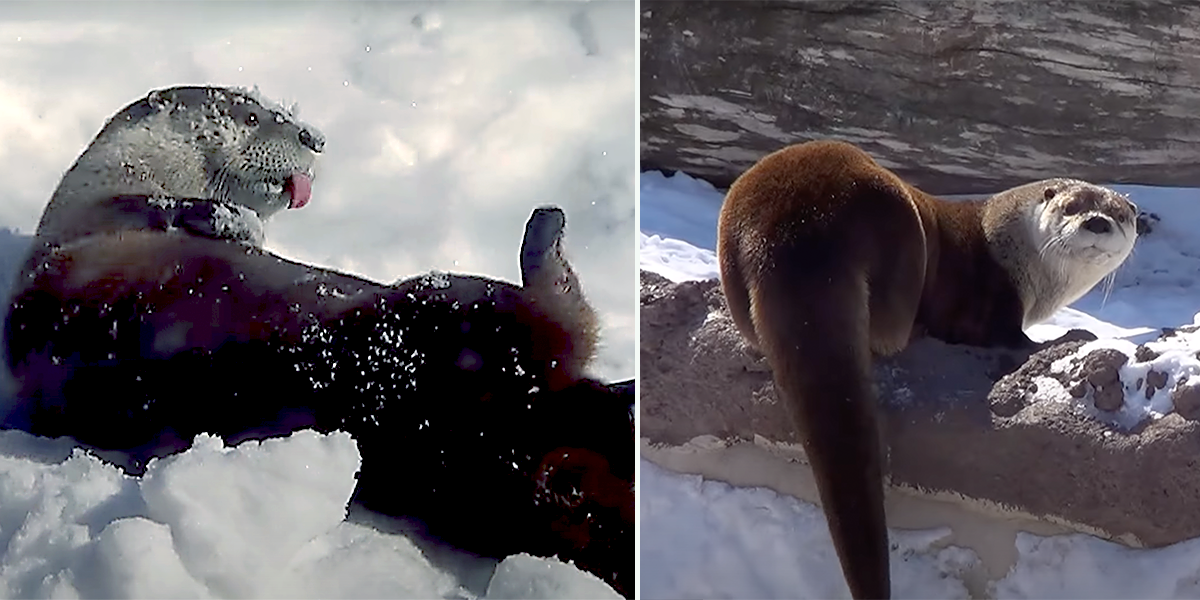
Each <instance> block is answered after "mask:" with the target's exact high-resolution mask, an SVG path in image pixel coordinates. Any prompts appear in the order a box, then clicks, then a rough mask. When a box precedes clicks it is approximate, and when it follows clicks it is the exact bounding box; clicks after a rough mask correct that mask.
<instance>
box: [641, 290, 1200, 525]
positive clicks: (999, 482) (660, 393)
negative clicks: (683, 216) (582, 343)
mask: <svg viewBox="0 0 1200 600" xmlns="http://www.w3.org/2000/svg"><path fill="white" fill-rule="evenodd" d="M641 282H642V292H641V304H642V310H641V352H642V356H641V361H642V363H641V386H642V394H641V435H642V438H643V444H644V445H645V444H650V445H652V446H654V447H656V448H662V447H673V446H681V445H684V444H687V443H690V442H693V441H694V440H697V439H701V438H705V437H706V436H711V437H715V438H716V439H718V440H720V441H722V442H725V443H738V442H750V443H758V444H760V445H762V444H763V443H766V444H767V445H771V444H775V445H779V446H785V445H795V444H798V440H797V438H796V435H795V429H794V427H793V425H792V420H791V417H790V415H789V414H788V413H787V411H786V409H785V407H784V406H782V405H781V404H780V403H779V401H778V400H777V399H776V397H775V395H774V392H773V385H772V382H771V374H770V370H769V369H768V367H767V366H766V364H765V362H764V361H763V360H762V359H761V358H758V357H756V356H753V355H751V354H750V353H748V351H747V350H746V348H745V346H744V344H743V343H742V341H741V338H740V336H739V334H738V332H737V329H736V327H735V326H734V325H733V322H732V320H731V319H730V317H729V314H728V312H727V310H726V308H725V305H724V300H723V298H722V296H721V291H720V285H719V284H718V282H717V281H716V280H709V281H699V282H684V283H672V282H670V281H668V280H666V279H664V278H662V277H661V276H658V275H656V274H653V273H649V272H645V271H643V272H642V274H641ZM1082 344H1083V342H1081V341H1071V342H1065V343H1060V344H1056V345H1051V346H1049V347H1048V348H1045V349H1043V350H1041V351H1039V352H1037V353H1036V354H1033V355H1032V356H1029V355H1027V354H1024V353H1020V352H1012V351H1003V350H985V349H978V348H972V347H967V346H951V345H947V344H943V343H941V342H938V341H936V340H929V339H925V340H918V341H917V342H915V343H914V344H912V345H911V346H910V347H909V349H908V350H906V351H904V352H902V353H901V354H900V355H898V356H896V357H894V358H891V359H885V360H878V361H876V365H875V372H874V374H875V380H876V383H877V385H878V388H879V393H880V404H881V407H882V410H883V412H882V414H883V423H884V424H883V428H884V436H885V439H886V442H887V443H888V445H889V446H890V457H889V461H890V464H889V469H890V474H891V483H892V485H893V486H894V487H896V488H900V489H902V490H904V491H907V492H911V493H916V494H919V495H925V496H930V497H937V498H948V497H949V498H958V499H960V500H965V501H966V502H965V503H966V504H968V505H972V506H975V507H978V508H979V509H980V510H984V511H988V510H994V509H1000V510H1002V511H1006V512H1011V513H1014V514H1024V515H1031V516H1035V517H1038V518H1040V519H1045V520H1049V521H1051V522H1054V523H1058V524H1061V525H1066V526H1068V527H1071V528H1073V529H1076V530H1079V531H1084V532H1087V533H1092V534H1097V535H1101V536H1103V537H1107V538H1109V539H1113V540H1116V541H1121V542H1123V543H1126V544H1129V545H1132V546H1160V545H1166V544H1171V543H1174V542H1178V541H1181V540H1185V539H1191V538H1195V537H1200V510H1196V509H1197V507H1198V506H1200V470H1198V468H1197V467H1200V426H1198V424H1197V422H1196V421H1195V420H1194V419H1195V413H1196V412H1197V411H1196V410H1195V409H1194V405H1195V404H1196V402H1194V401H1193V400H1192V398H1190V395H1194V391H1195V390H1196V389H1197V388H1180V389H1179V393H1180V395H1181V397H1182V395H1185V394H1187V395H1189V397H1188V398H1186V399H1184V401H1183V402H1182V404H1184V405H1186V406H1188V407H1189V408H1190V409H1191V410H1187V411H1182V412H1185V415H1186V416H1185V415H1181V414H1177V413H1172V414H1168V415H1166V416H1164V417H1162V418H1160V419H1157V420H1153V421H1150V422H1147V423H1143V424H1142V425H1140V426H1138V427H1136V428H1134V429H1133V430H1130V431H1124V430H1121V429H1119V428H1117V427H1114V426H1112V425H1109V424H1105V423H1103V422H1101V421H1099V420H1097V419H1095V418H1093V416H1092V415H1091V414H1090V413H1089V411H1094V410H1096V409H1095V408H1093V407H1092V406H1091V405H1089V404H1085V403H1084V402H1082V401H1077V400H1076V398H1073V397H1072V394H1068V393H1067V392H1066V391H1063V392H1062V394H1061V397H1059V398H1055V399H1049V400H1048V399H1046V398H1044V397H1043V396H1042V395H1039V396H1038V397H1037V398H1034V397H1033V396H1032V395H1031V394H1032V392H1033V391H1034V390H1035V389H1036V388H1037V385H1038V383H1037V382H1036V381H1035V378H1037V377H1040V376H1045V377H1058V378H1059V379H1060V380H1061V379H1062V377H1063V376H1062V375H1061V374H1058V375H1052V374H1051V372H1050V365H1051V363H1053V362H1054V361H1056V360H1058V359H1060V358H1062V357H1065V356H1067V355H1069V354H1072V353H1074V352H1075V351H1076V350H1078V349H1079V347H1080V346H1081V345H1082ZM1139 352H1140V351H1139ZM1113 358H1114V357H1111V356H1108V353H1106V352H1104V351H1096V352H1092V353H1090V354H1088V355H1087V356H1086V357H1084V360H1081V361H1078V365H1079V366H1078V368H1077V378H1078V379H1077V380H1075V381H1061V383H1062V385H1063V387H1064V388H1065V389H1067V390H1069V389H1072V388H1073V386H1075V385H1078V384H1079V383H1080V382H1081V381H1084V380H1086V381H1087V382H1088V384H1089V385H1095V384H1094V383H1092V380H1093V379H1095V380H1096V381H1098V382H1100V383H1101V384H1102V385H1103V384H1108V385H1111V382H1110V381H1109V378H1108V377H1107V376H1106V375H1104V371H1105V370H1107V369H1109V368H1110V367H1112V365H1113V364H1114V363H1115V362H1123V359H1124V358H1125V357H1122V359H1121V360H1112V359H1113ZM1097 389H1099V388H1097ZM1189 391H1190V392H1191V393H1190V394H1189V393H1188V392H1189ZM1092 395H1093V396H1094V395H1095V394H1094V393H1093V394H1092ZM1083 400H1087V398H1084V399H1083ZM1094 401H1095V400H1092V402H1094ZM1100 402H1105V401H1104V400H1100ZM1181 408H1183V407H1181ZM710 439H711V438H710ZM797 452H799V450H797Z"/></svg>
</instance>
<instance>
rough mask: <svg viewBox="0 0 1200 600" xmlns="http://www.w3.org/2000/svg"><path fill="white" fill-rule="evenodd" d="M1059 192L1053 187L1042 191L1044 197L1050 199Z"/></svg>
mask: <svg viewBox="0 0 1200 600" xmlns="http://www.w3.org/2000/svg"><path fill="white" fill-rule="evenodd" d="M1057 193H1058V190H1056V189H1054V188H1052V187H1050V188H1046V191H1044V192H1042V198H1043V199H1044V200H1049V199H1051V198H1053V197H1054V195H1055V194H1057Z"/></svg>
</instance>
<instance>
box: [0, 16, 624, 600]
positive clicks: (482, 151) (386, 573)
mask: <svg viewBox="0 0 1200 600" xmlns="http://www.w3.org/2000/svg"><path fill="white" fill-rule="evenodd" d="M4 15H5V17H4V19H3V21H2V22H0V57H2V58H3V62H4V77H3V78H2V80H0V178H2V179H3V181H4V182H5V186H4V189H5V192H4V197H3V198H2V199H0V200H2V201H0V278H3V279H4V280H5V281H9V280H11V278H12V277H13V276H14V275H15V273H16V271H17V269H18V268H19V265H20V261H21V259H22V255H23V253H24V252H25V249H26V247H27V246H28V243H29V235H30V234H31V233H32V232H33V230H34V229H35V228H36V226H37V222H38V218H39V216H40V214H41V211H42V208H43V206H44V205H45V203H46V201H47V200H48V199H49V197H50V195H51V193H52V192H53V190H54V188H55V186H56V185H57V184H58V180H59V178H60V177H61V176H62V173H63V172H64V171H65V170H66V169H67V167H69V166H70V165H71V163H72V162H73V161H74V160H75V158H76V157H77V156H78V155H79V153H80V152H81V151H82V150H83V148H84V147H85V146H86V145H87V144H88V143H89V142H90V141H91V139H92V138H93V137H94V136H95V134H96V133H97V132H98V131H99V130H100V127H101V126H102V125H103V124H104V122H105V120H106V119H108V117H109V116H111V115H112V114H113V113H115V112H116V111H117V110H118V109H120V108H121V107H123V106H125V105H127V104H128V103H130V102H132V101H134V100H136V99H138V98H140V97H142V96H144V95H145V94H146V93H147V92H149V91H150V90H153V89H160V88H164V87H169V86H173V85H180V84H212V85H230V86H239V87H244V88H248V89H253V88H254V87H255V86H257V87H258V88H259V89H260V90H261V92H262V94H264V95H265V96H267V97H268V98H270V99H273V100H278V101H279V102H280V103H281V104H282V105H284V106H292V105H294V104H296V103H299V104H300V105H302V106H303V110H302V111H300V114H301V115H302V116H303V120H304V121H305V122H308V123H312V124H313V125H315V126H316V127H317V128H319V129H320V130H321V132H322V133H324V134H325V136H326V145H325V152H324V153H323V154H322V155H321V158H320V159H319V160H318V162H317V165H316V176H315V178H314V180H313V190H312V194H313V195H312V201H311V203H310V204H308V205H307V206H306V207H304V208H303V209H300V210H292V211H285V212H283V213H281V214H279V215H277V216H276V217H275V218H274V219H273V220H272V221H271V222H270V223H268V224H267V226H266V228H265V229H266V231H265V233H266V247H267V248H268V249H270V250H272V251H275V252H278V253H280V254H282V255H284V256H287V257H289V258H294V259H297V260H301V261H305V262H310V263H314V264H320V265H324V266H327V267H331V268H335V269H339V270H342V271H349V272H352V273H356V274H359V275H363V276H366V277H369V278H371V279H374V280H377V281H385V282H386V281H395V280H397V279H399V278H404V277H407V276H410V275H413V274H417V273H421V272H425V271H429V270H430V269H444V270H447V271H453V272H463V273H478V274H485V275H490V276H493V277H498V278H502V279H507V280H510V281H517V282H519V281H520V269H519V251H520V244H521V237H522V233H523V231H524V226H525V221H526V220H527V219H528V218H529V216H530V214H531V212H532V210H533V209H534V208H535V207H537V206H541V205H544V204H549V203H552V204H557V205H559V206H561V207H563V209H564V210H565V212H566V215H567V221H568V222H567V233H566V238H565V240H564V250H565V253H566V255H567V256H568V258H569V259H570V260H571V261H572V263H573V265H574V267H575V270H576V272H577V273H578V275H579V277H580V281H581V282H582V285H583V287H584V291H585V293H586V294H587V295H588V297H589V299H590V300H591V301H592V303H593V305H594V306H595V307H596V308H597V311H598V313H599V315H600V318H601V326H602V336H603V338H602V339H603V344H602V347H601V349H600V355H599V357H598V359H597V361H596V363H595V367H594V374H595V375H596V376H597V377H599V378H601V379H604V380H618V379H624V378H629V377H632V376H633V374H634V371H635V367H634V360H635V358H634V357H635V356H636V354H635V352H634V339H635V329H634V328H635V327H636V320H635V318H634V305H635V298H636V290H635V289H634V287H633V286H632V285H628V283H627V282H632V281H634V277H633V275H634V273H633V272H632V267H633V265H634V260H633V259H634V257H633V253H634V251H635V247H634V243H633V242H634V240H633V233H634V224H635V220H634V214H635V211H634V205H633V202H632V199H633V197H634V188H633V180H632V178H631V177H630V176H629V174H630V173H632V172H633V168H634V160H635V152H636V141H635V139H634V130H633V127H632V124H633V123H634V122H635V121H634V114H635V108H634V107H635V99H634V86H635V77H634V64H635V63H634V61H635V60H636V54H635V52H634V47H633V44H632V43H631V42H632V41H633V40H634V39H635V38H634V16H635V13H634V6H633V4H632V3H631V2H596V3H558V4H555V3H551V4H532V3H530V4H525V3H513V2H505V3H463V4H426V3H416V2H411V3H362V4H356V3H324V4H317V3H310V4H305V5H303V6H302V7H301V6H294V7H289V8H281V7H280V5H277V4H274V3H265V4H263V3H260V4H245V3H237V4H222V5H220V6H219V7H217V8H214V7H213V6H212V5H203V6H202V5H198V4H185V3H166V4H156V5H133V4H121V3H116V4H112V3H106V4H102V5H100V6H97V5H95V4H88V3H82V4H80V3H70V4H53V3H52V4H12V5H8V6H5V8H4ZM3 228H8V230H4V229H3ZM505 249H508V250H505ZM0 291H5V290H2V289H0ZM331 293H336V291H331ZM0 295H2V294H0ZM5 376H6V375H5ZM3 383H4V386H2V387H3V389H0V401H2V400H3V398H4V397H5V396H7V395H9V394H10V392H9V391H8V390H10V389H11V387H10V383H9V382H8V381H7V380H4V382H3ZM97 393H99V394H102V393H104V392H103V391H98V392H97ZM357 468H358V453H357V449H356V448H355V446H354V444H353V442H352V440H350V439H349V438H347V437H345V436H344V435H340V434H332V435H330V436H318V435H316V434H314V433H312V432H298V433H296V434H294V435H293V436H291V437H290V438H287V439H281V440H272V441H268V442H263V443H261V444H259V443H256V442H247V443H245V444H242V445H239V446H237V447H236V448H233V449H230V448H226V447H224V446H223V445H222V444H221V442H220V441H219V440H215V439H212V438H207V437H201V438H198V439H197V444H196V447H194V448H193V449H191V450H189V451H187V452H185V453H183V454H181V455H178V456H176V457H172V458H168V459H164V460H162V461H159V462H156V463H155V464H154V465H153V466H152V467H151V468H150V471H149V472H148V473H147V475H146V476H145V477H144V478H141V479H138V478H130V477H127V476H125V475H123V474H122V472H121V471H119V470H118V469H116V468H115V467H113V466H112V465H111V464H109V463H107V462H105V461H103V460H101V459H99V458H97V457H95V456H93V455H91V454H87V453H83V452H78V451H75V452H72V450H71V448H70V444H69V443H68V442H66V441H64V440H45V439H39V438H34V437H32V436H28V435H25V434H23V433H20V432H14V431H5V432H0V597H78V596H98V597H113V598H119V597H178V596H187V597H217V598H220V597H234V596H238V597H241V596H254V597H299V598H307V597H321V598H329V597H392V598H400V597H413V598H435V597H441V598H480V597H485V596H488V597H491V596H494V597H504V596H512V595H523V596H527V597H546V596H545V595H549V596H553V597H603V596H604V595H605V594H606V593H607V594H608V595H611V593H612V591H611V589H608V588H607V587H606V586H604V585H603V584H602V583H599V582H598V581H597V580H595V578H593V577H591V576H590V575H589V574H586V573H583V572H581V571H579V570H578V569H576V568H575V567H573V566H570V565H564V564H561V563H558V562H556V561H553V560H546V559H534V558H532V557H520V556H517V557H510V558H509V559H507V560H505V561H503V562H498V561H496V560H492V559H485V558H480V557H476V556H473V555H470V554H467V553H464V552H461V551H459V550H456V549H454V548H449V547H445V546H441V545H438V544H437V543H436V542H434V541H431V540H429V539H425V538H424V537H423V536H422V535H421V534H420V533H418V532H413V531H411V529H412V528H411V527H407V526H406V524H405V523H403V522H401V521H392V520H388V519H383V518H376V517H374V516H372V515H364V514H361V513H357V512H354V511H353V510H352V512H351V514H350V516H349V517H347V515H346V511H345V502H346V500H347V498H348V497H349V494H350V491H351V490H352V489H353V485H354V479H353V478H354V474H355V471H356V470H357ZM498 565H499V568H498ZM493 574H494V575H495V577H494V580H493ZM539 594H542V595H543V596H539Z"/></svg>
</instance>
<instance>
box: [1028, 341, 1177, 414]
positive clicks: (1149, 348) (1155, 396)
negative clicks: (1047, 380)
mask: <svg viewBox="0 0 1200 600" xmlns="http://www.w3.org/2000/svg"><path fill="white" fill-rule="evenodd" d="M1105 350H1107V351H1109V352H1116V353H1119V354H1120V355H1122V356H1124V357H1125V362H1124V364H1123V365H1121V366H1120V367H1118V368H1117V369H1116V373H1117V375H1118V377H1119V384H1120V393H1121V395H1122V398H1121V401H1120V405H1119V406H1117V407H1106V406H1101V408H1103V409H1106V410H1101V408H1097V407H1096V397H1095V394H1096V393H1097V391H1098V384H1097V382H1096V381H1095V380H1096V379H1097V377H1098V375H1097V373H1096V372H1095V371H1094V370H1092V369H1085V368H1082V367H1083V366H1084V364H1085V362H1086V360H1087V357H1088V355H1090V354H1092V353H1093V352H1097V351H1105ZM1198 350H1200V330H1194V329H1192V328H1182V329H1180V330H1177V331H1176V332H1175V334H1174V335H1172V336H1170V337H1165V338H1160V339H1158V340H1155V341H1152V342H1147V343H1145V344H1143V345H1141V346H1138V345H1136V344H1134V343H1133V342H1130V341H1127V340H1121V339H1099V340H1095V341H1092V342H1088V343H1086V344H1084V345H1082V346H1080V348H1079V350H1077V351H1076V352H1075V353H1073V354H1071V355H1069V356H1065V357H1063V358H1061V359H1059V360H1057V361H1055V362H1054V363H1053V364H1052V365H1051V366H1050V372H1051V374H1057V375H1059V376H1060V377H1063V378H1065V379H1067V381H1068V383H1067V384H1066V385H1064V386H1062V387H1063V388H1064V389H1067V390H1068V391H1072V393H1071V394H1070V395H1071V396H1074V397H1075V398H1077V399H1079V401H1080V402H1082V403H1083V404H1084V406H1085V410H1087V412H1088V413H1089V414H1091V415H1092V416H1094V417H1095V418H1098V419H1100V420H1102V421H1105V422H1107V423H1110V424H1113V425H1117V426H1119V427H1121V428H1123V429H1126V430H1128V429H1132V428H1133V427H1136V426H1137V425H1138V424H1139V423H1142V422H1143V421H1146V420H1154V419H1160V418H1162V417H1163V416H1165V415H1168V414H1170V413H1171V412H1173V411H1175V410H1176V406H1175V398H1178V397H1179V395H1180V394H1181V392H1183V391H1184V390H1185V389H1187V388H1190V387H1193V386H1195V385H1197V384H1200V359H1198V358H1197V351H1198ZM1114 383H1116V382H1114ZM1041 387H1042V386H1041V384H1040V383H1039V389H1040V388H1041ZM1100 387H1102V385H1101V386H1100ZM1112 408H1115V410H1113V409H1112Z"/></svg>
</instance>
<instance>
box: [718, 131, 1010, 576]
mask: <svg viewBox="0 0 1200 600" xmlns="http://www.w3.org/2000/svg"><path fill="white" fill-rule="evenodd" d="M913 206H916V207H917V209H918V210H919V212H920V217H918V215H917V214H915V213H914V212H913V209H912V207H913ZM982 207H983V203H982V202H953V203H952V202H945V201H942V200H939V199H937V198H934V197H932V196H928V195H926V194H924V193H923V192H921V191H920V190H917V189H916V188H913V187H912V186H909V185H908V184H906V183H904V182H903V181H902V180H900V179H899V178H898V177H897V176H896V175H894V174H893V173H891V172H890V171H888V170H886V169H884V168H882V167H880V166H879V165H877V164H876V163H875V162H874V161H873V160H872V159H871V158H870V157H869V156H868V155H867V154H866V153H864V152H863V151H861V150H859V149H858V148H855V147H853V146H851V145H849V144H844V143H840V142H811V143H807V144H801V145H796V146H791V147H788V148H785V149H783V150H780V151H778V152H776V153H774V154H771V155H769V156H767V157H765V158H763V159H762V160H761V161H759V162H758V164H756V165H755V166H753V167H752V168H750V169H749V170H748V171H746V172H745V173H744V174H743V175H742V176H741V177H739V178H738V180H737V181H735V182H734V184H733V186H731V187H730V189H729V193H728V194H727V195H726V197H725V202H724V205H723V206H722V208H721V216H720V224H719V231H718V244H717V254H718V258H719V260H720V266H721V280H722V286H723V290H724V293H725V297H726V300H727V302H728V304H729V308H730V311H731V313H732V316H733V319H734V321H735V322H736V323H737V326H738V328H739V330H740V331H741V332H742V334H743V335H744V336H745V337H746V338H747V339H748V340H750V341H751V342H752V343H754V344H755V345H756V346H757V347H758V348H759V349H760V350H761V351H762V352H763V353H764V354H765V355H766V357H767V360H768V362H769V364H770V366H771V369H772V371H773V373H774V377H775V382H776V385H777V388H778V389H779V390H780V395H781V397H782V398H784V399H785V401H786V402H787V403H788V406H789V407H790V409H791V412H792V414H793V416H794V418H795V420H796V423H797V426H798V428H799V431H800V434H801V439H802V440H803V444H804V448H805V451H806V453H807V455H808V458H809V461H810V463H811V465H812V469H813V473H814V475H815V477H816V480H817V487H818V489H819V492H820V497H821V503H822V506H823V507H824V510H825V515H826V519H827V521H828V524H829V529H830V533H831V534H832V537H833V543H834V546H835V547H836V549H837V552H838V556H839V558H840V559H841V563H842V570H843V572H844V573H845V575H846V580H847V583H848V584H849V587H850V591H851V594H852V595H853V596H854V597H855V598H888V597H890V594H891V581H890V575H889V572H888V542H887V526H886V521H885V518H884V508H883V498H884V493H883V466H882V462H883V461H882V449H881V445H880V439H879V436H878V433H877V415H876V410H877V409H876V406H875V394H874V392H873V390H872V384H871V373H870V369H871V358H872V355H873V354H884V355H886V354H892V353H895V352H898V351H900V350H902V349H903V348H904V347H905V346H906V345H907V343H908V341H909V340H910V339H911V338H912V337H914V336H917V335H920V334H921V333H923V332H924V333H926V334H928V335H931V336H933V337H937V338H940V339H942V340H944V341H947V342H952V343H963V344H973V345H980V346H993V345H1001V346H1024V347H1030V346H1032V345H1033V342H1032V341H1031V340H1029V338H1028V337H1027V336H1026V335H1025V333H1024V332H1023V331H1022V321H1023V315H1024V308H1023V306H1022V304H1021V300H1020V296H1019V295H1018V292H1017V289H1016V287H1015V286H1014V284H1013V282H1012V281H1011V279H1010V277H1009V276H1008V274H1007V272H1006V271H1005V269H1004V268H1003V267H1001V265H1000V264H998V263H997V262H996V261H995V260H994V259H993V258H992V256H991V255H990V254H989V252H988V247H987V243H986V239H985V237H984V234H983V229H982V225H981V221H982ZM922 224H923V227H922Z"/></svg>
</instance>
